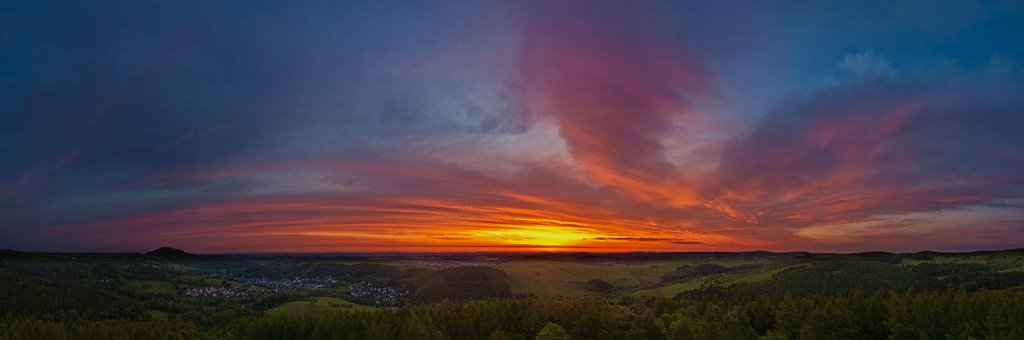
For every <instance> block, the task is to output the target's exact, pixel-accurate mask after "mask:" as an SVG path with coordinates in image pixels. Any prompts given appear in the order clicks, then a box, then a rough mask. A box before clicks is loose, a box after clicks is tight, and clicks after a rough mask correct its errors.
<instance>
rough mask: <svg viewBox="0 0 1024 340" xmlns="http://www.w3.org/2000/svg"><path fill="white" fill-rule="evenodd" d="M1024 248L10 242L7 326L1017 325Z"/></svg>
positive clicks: (1022, 310) (1022, 318) (452, 330)
mask: <svg viewBox="0 0 1024 340" xmlns="http://www.w3.org/2000/svg"><path fill="white" fill-rule="evenodd" d="M1021 258H1024V252H1022V251H1019V250H1015V251H1001V252H975V253H962V254H953V253H915V254H890V253H862V254H809V253H766V252H755V253H665V254H661V253H656V254H655V253H651V254H647V253H644V254H636V253H634V254H584V253H579V254H564V253H554V254H472V255H466V254H450V255H427V256H408V255H394V256H380V257H365V256H328V255H318V256H309V255H302V256H300V255H294V256H285V255H281V256H250V255H222V256H207V255H193V254H188V253H184V252H181V251H177V250H169V249H163V250H159V251H154V252H150V253H147V254H41V253H21V252H14V251H3V252H2V253H0V280H2V281H3V282H4V285H2V286H0V338H2V339H83V338H90V339H296V338H303V339H886V338H888V339H1024V270H1022V269H1024V267H1021Z"/></svg>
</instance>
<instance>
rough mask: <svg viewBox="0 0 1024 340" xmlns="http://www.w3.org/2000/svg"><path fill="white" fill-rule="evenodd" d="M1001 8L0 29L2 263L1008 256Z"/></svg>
mask: <svg viewBox="0 0 1024 340" xmlns="http://www.w3.org/2000/svg"><path fill="white" fill-rule="evenodd" d="M1021 36H1024V3H1021V2H1019V1H1003V2H987V1H932V0H928V1H913V0H911V1H896V2H893V1H802V0H797V1H783V2H766V1H669V2H661V1H651V2H646V1H460V0H455V1H388V0H386V1H351V2H348V1H315V0H314V1H299V2H288V1H148V0H143V1H139V0H128V1H117V0H113V1H101V2H92V1H46V0H39V1H19V0H15V1H3V2H0V248H11V249H19V250H31V251H69V252H70V251H146V250H150V249H153V248H156V247H160V246H172V247H177V248H181V249H185V250H188V251H192V252H201V253H241V252H254V253H273V252H289V253H292V252H337V253H360V252H371V253H377V252H384V253H391V252H496V251H502V252H503V251H510V252H518V251H585V252H632V251H747V250H769V251H794V250H801V251H818V252H858V251H899V252H909V251H920V250H937V251H967V250H981V249H1008V248H1018V247H1024V68H1022V67H1024V65H1022V60H1024V39H1021Z"/></svg>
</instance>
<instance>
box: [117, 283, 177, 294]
mask: <svg viewBox="0 0 1024 340" xmlns="http://www.w3.org/2000/svg"><path fill="white" fill-rule="evenodd" d="M125 288H128V289H131V290H135V291H139V292H141V293H150V294H156V293H166V294H175V293H177V292H178V289H177V288H175V287H174V284H173V283H170V282H167V281H157V280H128V281H126V282H125Z"/></svg>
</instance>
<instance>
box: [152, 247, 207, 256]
mask: <svg viewBox="0 0 1024 340" xmlns="http://www.w3.org/2000/svg"><path fill="white" fill-rule="evenodd" d="M146 255H149V256H159V257H202V255H196V254H192V253H188V252H185V251H184V250H181V249H178V248H171V247H160V248H157V249H155V250H153V251H150V252H148V253H146Z"/></svg>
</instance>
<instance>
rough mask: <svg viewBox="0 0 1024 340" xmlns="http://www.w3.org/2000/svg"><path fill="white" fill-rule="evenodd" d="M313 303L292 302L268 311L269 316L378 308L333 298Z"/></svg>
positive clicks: (314, 300) (317, 298)
mask: <svg viewBox="0 0 1024 340" xmlns="http://www.w3.org/2000/svg"><path fill="white" fill-rule="evenodd" d="M310 300H311V301H292V302H288V303H285V304H282V305H280V306H277V307H274V308H271V309H268V310H267V311H266V313H267V314H271V315H284V314H294V313H316V312H329V311H335V310H343V309H362V310H372V309H377V308H376V307H370V306H363V305H359V304H355V303H352V302H349V301H345V300H342V299H338V298H332V297H312V298H310Z"/></svg>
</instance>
